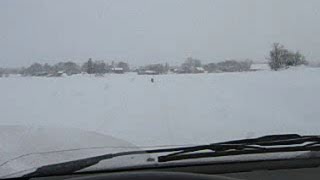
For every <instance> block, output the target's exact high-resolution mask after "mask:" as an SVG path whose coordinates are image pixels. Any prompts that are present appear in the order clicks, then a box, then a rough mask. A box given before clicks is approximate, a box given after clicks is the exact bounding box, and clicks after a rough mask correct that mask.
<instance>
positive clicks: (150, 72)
mask: <svg viewBox="0 0 320 180" xmlns="http://www.w3.org/2000/svg"><path fill="white" fill-rule="evenodd" d="M138 74H139V75H158V74H159V72H157V71H152V70H139V71H138Z"/></svg>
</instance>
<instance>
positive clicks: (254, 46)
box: [0, 0, 320, 67]
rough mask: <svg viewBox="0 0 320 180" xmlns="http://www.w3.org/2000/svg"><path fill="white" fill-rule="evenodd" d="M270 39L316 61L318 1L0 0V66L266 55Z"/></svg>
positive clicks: (319, 47)
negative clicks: (96, 60) (92, 59)
mask: <svg viewBox="0 0 320 180" xmlns="http://www.w3.org/2000/svg"><path fill="white" fill-rule="evenodd" d="M273 42H280V43H282V44H284V45H285V46H287V47H288V48H289V49H292V50H301V51H302V52H303V53H304V54H305V55H306V57H307V58H308V60H313V61H316V60H317V61H320V1H319V0H0V66H9V67H10V66H22V65H29V64H30V63H32V62H43V63H44V62H48V63H54V62H57V61H65V60H74V61H78V62H83V61H85V60H86V59H87V58H89V57H92V58H94V59H99V60H100V59H103V60H106V61H111V60H124V61H127V62H129V63H130V64H132V65H141V64H145V63H155V62H169V63H180V62H182V61H183V60H184V59H185V58H186V57H188V56H192V57H197V58H200V59H202V60H204V61H205V62H209V61H212V62H214V61H221V60H224V59H231V58H234V59H244V58H250V59H253V60H265V57H266V56H267V55H268V51H269V49H270V47H271V44H272V43H273Z"/></svg>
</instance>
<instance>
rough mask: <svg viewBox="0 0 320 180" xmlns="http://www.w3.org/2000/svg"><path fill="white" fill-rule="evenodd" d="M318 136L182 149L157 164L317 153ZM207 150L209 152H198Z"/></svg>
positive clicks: (265, 138)
mask: <svg viewBox="0 0 320 180" xmlns="http://www.w3.org/2000/svg"><path fill="white" fill-rule="evenodd" d="M319 145H320V136H301V135H298V134H283V135H270V136H263V137H259V138H253V139H243V140H235V141H227V142H222V143H214V144H208V145H202V146H194V147H188V148H184V149H182V150H181V151H178V152H175V153H172V154H168V155H164V156H159V157H158V161H159V162H169V161H177V160H185V159H195V158H205V157H219V156H232V155H244V154H261V153H273V152H294V151H319V150H320V146H319ZM205 150H209V151H210V152H200V151H205Z"/></svg>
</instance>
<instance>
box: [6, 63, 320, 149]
mask: <svg viewBox="0 0 320 180" xmlns="http://www.w3.org/2000/svg"><path fill="white" fill-rule="evenodd" d="M151 77H153V78H154V80H155V82H154V83H151V82H150V78H151ZM318 92H320V69H316V68H297V69H288V70H284V71H279V72H272V71H256V72H242V73H219V74H183V75H176V74H170V75H160V76H148V75H146V76H138V75H136V74H131V73H129V74H122V75H117V74H108V75H105V76H104V77H99V78H97V77H94V76H90V75H75V76H70V77H63V78H43V77H8V78H0V99H1V102H0V111H1V113H0V126H5V125H24V126H28V127H39V126H41V127H50V128H74V129H79V130H86V131H93V132H97V133H101V134H105V135H112V136H113V137H117V138H119V139H122V140H125V141H128V142H130V143H132V144H135V145H137V146H142V147H151V146H162V145H190V144H202V143H209V142H217V141H224V140H230V139H239V138H248V137H257V136H261V135H266V134H276V133H301V134H319V127H320V121H319V117H320V111H319V102H320V96H318V94H317V93H318ZM31 143H32V142H31ZM84 143H87V142H84ZM3 148H4V147H3Z"/></svg>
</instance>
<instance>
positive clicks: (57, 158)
mask: <svg viewBox="0 0 320 180" xmlns="http://www.w3.org/2000/svg"><path fill="white" fill-rule="evenodd" d="M133 150H138V147H136V146H134V145H133V144H131V143H128V142H126V141H124V140H120V139H117V138H114V137H112V136H107V135H103V134H99V133H95V132H88V131H82V130H79V129H66V128H47V127H26V126H0V178H9V177H19V176H22V175H23V174H27V173H30V172H33V171H35V169H36V168H38V167H41V166H45V165H49V164H56V163H61V162H66V161H72V160H76V159H81V158H86V157H91V156H97V155H101V154H106V153H115V152H123V151H133ZM146 158H147V157H142V159H141V160H142V161H145V159H146ZM134 162H135V163H137V159H135V161H134ZM126 164H127V165H130V163H128V161H127V160H126ZM109 165H110V166H112V167H117V166H119V165H121V162H119V161H118V160H117V161H115V160H112V161H111V162H110V163H109Z"/></svg>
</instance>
